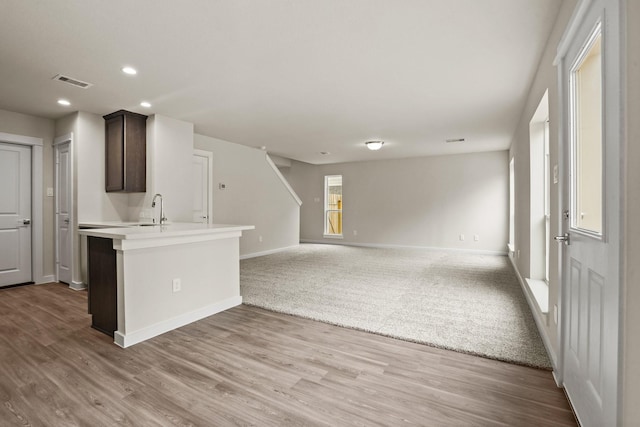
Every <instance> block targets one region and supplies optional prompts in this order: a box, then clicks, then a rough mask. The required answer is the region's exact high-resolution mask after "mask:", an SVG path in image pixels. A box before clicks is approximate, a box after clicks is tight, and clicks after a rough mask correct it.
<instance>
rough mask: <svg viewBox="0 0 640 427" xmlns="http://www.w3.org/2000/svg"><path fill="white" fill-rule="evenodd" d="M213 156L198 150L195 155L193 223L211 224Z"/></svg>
mask: <svg viewBox="0 0 640 427" xmlns="http://www.w3.org/2000/svg"><path fill="white" fill-rule="evenodd" d="M211 163H212V154H211V153H209V152H206V151H200V150H196V151H195V152H194V154H193V222H202V223H210V222H211V212H212V206H211V193H212V188H211V184H212V181H213V180H212V171H211Z"/></svg>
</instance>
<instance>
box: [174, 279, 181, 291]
mask: <svg viewBox="0 0 640 427" xmlns="http://www.w3.org/2000/svg"><path fill="white" fill-rule="evenodd" d="M181 289H182V281H181V280H180V279H173V292H180V290H181Z"/></svg>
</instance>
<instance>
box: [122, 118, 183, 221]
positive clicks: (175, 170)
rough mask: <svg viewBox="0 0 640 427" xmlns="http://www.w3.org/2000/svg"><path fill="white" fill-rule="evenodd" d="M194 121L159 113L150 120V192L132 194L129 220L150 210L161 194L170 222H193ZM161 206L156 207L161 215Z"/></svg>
mask: <svg viewBox="0 0 640 427" xmlns="http://www.w3.org/2000/svg"><path fill="white" fill-rule="evenodd" d="M192 169H193V124H192V123H188V122H183V121H181V120H177V119H173V118H171V117H166V116H162V115H159V114H156V115H153V116H150V117H149V118H148V119H147V192H146V193H138V194H135V193H132V194H131V195H130V196H129V208H130V209H129V214H128V216H129V220H130V221H137V220H138V217H139V215H140V211H141V210H142V209H151V202H152V200H153V196H154V194H156V193H160V194H162V198H163V203H164V214H165V216H166V217H167V219H168V220H169V221H170V222H192V221H193V218H192V216H193V215H192V214H193V171H192ZM159 209H160V208H159V205H156V209H155V210H154V216H155V218H159V214H160V211H159Z"/></svg>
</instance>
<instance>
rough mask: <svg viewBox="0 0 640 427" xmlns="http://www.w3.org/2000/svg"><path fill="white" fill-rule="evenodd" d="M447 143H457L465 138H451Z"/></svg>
mask: <svg viewBox="0 0 640 427" xmlns="http://www.w3.org/2000/svg"><path fill="white" fill-rule="evenodd" d="M446 142H447V144H456V143H459V142H464V138H451V139H447V140H446Z"/></svg>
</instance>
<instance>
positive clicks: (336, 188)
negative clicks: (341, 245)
mask: <svg viewBox="0 0 640 427" xmlns="http://www.w3.org/2000/svg"><path fill="white" fill-rule="evenodd" d="M324 237H342V175H327V176H325V177H324Z"/></svg>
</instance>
